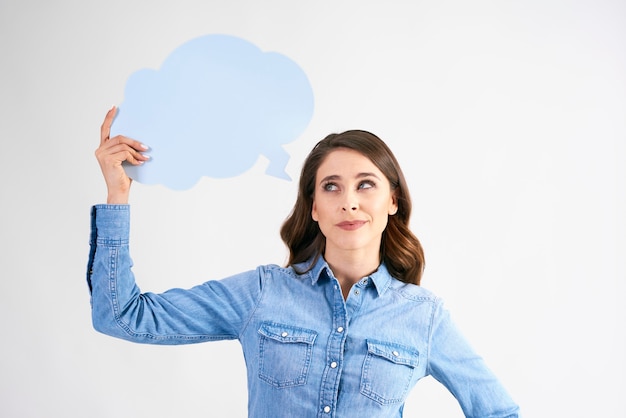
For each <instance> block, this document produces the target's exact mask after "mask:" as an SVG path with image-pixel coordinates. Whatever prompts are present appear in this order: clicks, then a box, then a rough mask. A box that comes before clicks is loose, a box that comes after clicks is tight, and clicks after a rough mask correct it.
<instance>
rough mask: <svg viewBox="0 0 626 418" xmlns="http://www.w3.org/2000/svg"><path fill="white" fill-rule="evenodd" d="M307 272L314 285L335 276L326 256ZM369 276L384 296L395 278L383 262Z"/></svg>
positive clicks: (300, 266) (300, 269)
mask: <svg viewBox="0 0 626 418" xmlns="http://www.w3.org/2000/svg"><path fill="white" fill-rule="evenodd" d="M310 265H311V263H310V262H307V263H303V264H300V265H298V266H297V267H296V269H297V270H299V271H302V270H306V268H307V267H308V266H310ZM307 274H308V275H309V277H310V279H311V284H313V285H314V284H316V283H317V282H318V281H319V280H320V279H321V278H322V277H328V278H332V277H334V276H333V272H332V270H331V269H330V266H329V265H328V263H327V262H326V260H325V259H324V257H319V258H318V259H317V261H316V262H315V264H313V267H312V268H311V270H309V271H308V273H307ZM367 278H368V279H370V280H371V282H372V283H374V287H375V288H376V291H377V292H378V296H382V295H383V294H384V293H385V292H386V291H387V290H388V289H389V287H390V286H391V282H392V279H393V277H391V274H389V270H387V267H386V266H385V263H382V264H381V265H380V266H378V269H377V270H376V271H375V272H373V273H372V274H370V275H369V276H367Z"/></svg>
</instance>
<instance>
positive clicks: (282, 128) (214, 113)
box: [111, 35, 313, 190]
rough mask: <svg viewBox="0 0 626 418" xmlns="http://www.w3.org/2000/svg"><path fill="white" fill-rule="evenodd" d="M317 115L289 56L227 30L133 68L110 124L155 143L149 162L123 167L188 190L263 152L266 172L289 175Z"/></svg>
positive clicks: (236, 171) (145, 179) (237, 169)
mask: <svg viewBox="0 0 626 418" xmlns="http://www.w3.org/2000/svg"><path fill="white" fill-rule="evenodd" d="M312 116H313V90H312V88H311V85H310V83H309V80H308V79H307V77H306V74H305V73H304V71H303V70H302V69H301V68H300V67H299V66H298V65H297V64H296V63H295V62H293V61H292V60H290V59H289V58H287V57H286V56H284V55H281V54H278V53H275V52H263V51H261V50H260V49H259V48H258V47H256V46H255V45H253V44H251V43H249V42H247V41H245V40H243V39H240V38H237V37H234V36H228V35H206V36H202V37H199V38H196V39H193V40H191V41H189V42H187V43H185V44H183V45H181V46H180V47H178V48H177V49H176V50H174V51H173V52H172V53H171V54H170V55H169V56H168V57H167V58H166V60H165V61H164V62H163V65H162V66H161V68H160V69H159V70H150V69H144V70H140V71H137V72H135V73H133V74H132V75H131V76H130V77H129V79H128V81H127V83H126V89H125V93H124V101H123V102H122V104H121V105H120V106H119V111H118V115H117V117H116V119H115V121H114V122H113V125H112V127H111V136H115V135H118V134H122V135H125V136H128V137H131V138H133V139H137V140H139V141H141V142H143V143H145V144H146V145H148V146H149V147H150V150H149V151H148V152H147V154H148V155H150V157H151V160H150V161H148V162H146V163H145V164H144V165H142V166H132V165H130V164H126V165H125V168H126V172H127V173H128V175H129V176H130V177H131V178H133V179H134V180H136V181H138V182H140V183H144V184H162V185H164V186H166V187H168V188H170V189H174V190H185V189H189V188H191V187H192V186H193V185H194V184H196V183H197V181H198V180H199V179H200V178H201V177H202V176H207V177H212V178H226V177H234V176H237V175H240V174H242V173H243V172H245V171H246V170H248V169H249V168H251V167H252V166H253V165H254V164H255V162H256V161H257V160H258V157H259V155H263V156H265V157H266V158H267V159H268V160H269V165H268V167H267V170H266V173H267V174H269V175H272V176H275V177H279V178H283V179H286V180H290V177H289V176H288V175H287V173H286V172H285V166H286V165H287V162H288V161H289V155H288V154H287V152H286V151H285V150H284V149H283V148H282V145H284V144H287V143H290V142H293V141H294V140H296V139H297V138H298V136H299V135H300V134H301V133H302V132H303V131H304V129H305V128H306V126H307V125H308V123H309V121H310V120H311V117H312Z"/></svg>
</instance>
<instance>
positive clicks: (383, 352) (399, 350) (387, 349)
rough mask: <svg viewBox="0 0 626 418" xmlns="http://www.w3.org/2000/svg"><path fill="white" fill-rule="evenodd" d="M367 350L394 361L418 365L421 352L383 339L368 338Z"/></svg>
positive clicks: (412, 365) (413, 365)
mask: <svg viewBox="0 0 626 418" xmlns="http://www.w3.org/2000/svg"><path fill="white" fill-rule="evenodd" d="M367 351H368V352H369V353H371V354H373V355H376V356H378V357H382V358H385V359H387V360H389V361H391V362H392V363H396V364H404V365H406V366H411V367H417V365H418V364H419V352H418V351H417V350H415V349H414V348H411V347H406V346H403V345H400V344H395V343H387V342H382V341H374V340H367Z"/></svg>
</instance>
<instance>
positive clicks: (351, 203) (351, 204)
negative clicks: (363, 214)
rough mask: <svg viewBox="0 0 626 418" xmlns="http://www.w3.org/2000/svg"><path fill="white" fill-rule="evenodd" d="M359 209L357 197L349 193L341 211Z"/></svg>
mask: <svg viewBox="0 0 626 418" xmlns="http://www.w3.org/2000/svg"><path fill="white" fill-rule="evenodd" d="M358 208H359V202H358V200H357V198H356V196H355V195H354V194H352V193H348V194H347V195H346V198H345V200H344V202H343V205H342V206H341V209H342V210H343V211H344V212H350V211H356V210H357V209H358Z"/></svg>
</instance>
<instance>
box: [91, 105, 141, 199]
mask: <svg viewBox="0 0 626 418" xmlns="http://www.w3.org/2000/svg"><path fill="white" fill-rule="evenodd" d="M116 113H117V108H116V107H115V106H113V107H112V108H111V109H110V110H109V111H108V112H107V114H106V117H105V118H104V122H103V123H102V127H101V128H100V146H99V147H98V149H97V150H96V158H97V159H98V163H99V164H100V169H101V170H102V174H103V175H104V181H105V182H106V185H107V192H108V193H107V203H108V204H120V205H125V204H127V203H128V195H129V193H130V184H131V183H132V180H131V178H130V177H128V176H127V175H126V172H125V171H124V167H122V163H123V162H124V161H128V162H129V163H131V164H133V165H140V164H143V163H144V162H145V161H147V160H148V159H149V157H147V156H145V155H143V154H142V152H143V151H146V150H147V149H148V147H147V146H145V145H144V144H142V143H141V142H139V141H135V140H133V139H130V138H127V137H125V136H122V135H118V136H115V137H113V138H110V133H111V124H112V123H113V120H114V119H115V114H116Z"/></svg>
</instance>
